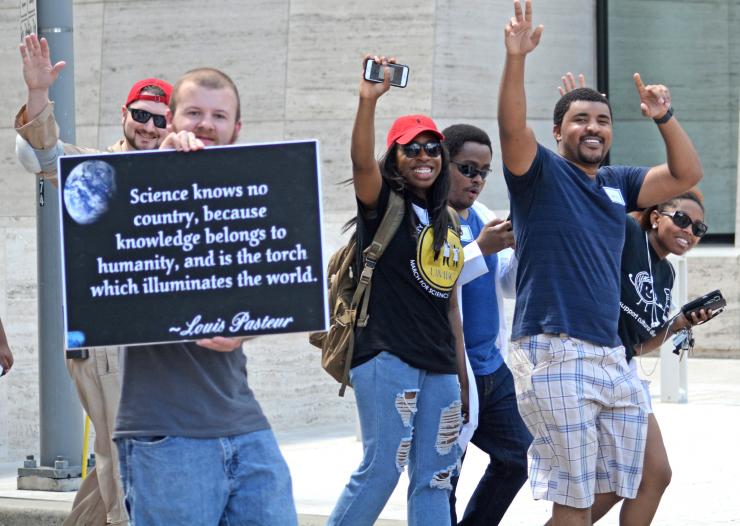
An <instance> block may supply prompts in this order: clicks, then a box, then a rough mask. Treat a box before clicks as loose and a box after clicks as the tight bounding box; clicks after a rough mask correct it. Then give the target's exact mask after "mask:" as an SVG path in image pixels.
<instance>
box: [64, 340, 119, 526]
mask: <svg viewBox="0 0 740 526" xmlns="http://www.w3.org/2000/svg"><path fill="white" fill-rule="evenodd" d="M67 369H68V370H69V374H70V376H71V377H72V380H74V383H75V386H76V387H77V394H78V396H79V397H80V402H81V403H82V407H83V408H84V409H85V412H86V413H87V414H88V415H89V416H90V420H91V421H92V424H93V427H94V428H95V468H94V469H93V470H92V471H90V472H89V473H88V476H87V478H85V480H84V481H83V482H82V485H81V486H80V489H79V491H78V492H77V496H76V497H75V500H74V504H73V505H72V511H71V512H70V515H69V517H67V520H65V521H64V526H73V525H74V526H88V525H89V526H101V525H104V524H117V525H125V524H127V523H128V516H127V515H126V507H125V505H124V501H123V491H122V489H121V476H120V473H119V465H118V450H117V449H116V445H115V443H114V442H113V440H112V439H111V435H112V433H113V428H114V426H115V423H116V413H117V412H118V401H119V399H120V396H121V382H120V380H119V373H118V348H117V347H102V348H98V349H90V357H89V358H87V359H86V360H67Z"/></svg>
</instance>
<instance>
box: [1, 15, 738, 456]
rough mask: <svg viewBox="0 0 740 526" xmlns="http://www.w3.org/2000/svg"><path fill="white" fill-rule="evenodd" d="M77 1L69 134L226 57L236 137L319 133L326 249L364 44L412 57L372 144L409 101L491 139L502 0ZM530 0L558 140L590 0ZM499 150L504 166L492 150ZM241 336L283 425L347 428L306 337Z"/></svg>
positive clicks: (28, 321)
mask: <svg viewBox="0 0 740 526" xmlns="http://www.w3.org/2000/svg"><path fill="white" fill-rule="evenodd" d="M74 6H75V27H74V30H75V67H76V105H77V107H76V115H77V142H78V143H80V144H86V145H90V146H105V145H108V144H110V143H112V142H114V141H115V140H117V139H118V138H119V137H120V133H121V132H120V107H121V104H122V102H123V100H124V99H125V96H126V94H127V91H128V89H129V87H130V85H131V84H132V83H133V82H134V81H135V80H138V79H139V78H144V77H148V76H161V77H164V78H168V79H171V80H174V79H176V78H177V76H178V75H180V74H181V73H183V72H184V71H186V70H187V69H190V68H192V67H197V66H202V65H207V66H213V67H217V68H221V69H223V70H224V71H226V72H227V73H229V74H230V75H231V76H232V77H233V78H234V80H235V81H236V83H237V85H238V87H239V89H240V92H241V95H242V101H243V108H242V114H243V119H244V128H243V131H242V135H241V138H240V140H241V141H242V142H255V141H274V140H282V139H298V138H314V137H315V138H318V139H319V140H320V141H321V157H322V170H323V174H322V176H323V193H324V210H325V213H326V216H325V228H326V244H327V247H326V249H327V250H330V251H332V250H334V249H335V248H336V247H337V246H338V245H339V243H340V242H341V239H340V237H339V226H340V225H341V224H342V223H343V222H344V221H345V220H347V219H348V218H349V217H350V216H351V215H352V214H353V213H354V206H355V205H354V196H353V194H352V190H351V188H348V187H346V186H341V185H340V184H339V183H340V182H341V181H342V180H344V179H346V178H347V177H349V175H350V164H349V134H350V130H351V126H352V121H353V118H354V111H355V108H356V104H357V100H356V98H357V96H356V94H357V86H358V81H359V75H360V60H361V56H362V54H363V53H364V52H368V51H370V52H376V53H388V54H395V55H396V56H397V57H398V60H399V61H400V62H403V63H405V64H408V65H409V66H410V68H411V75H410V81H409V86H408V88H406V89H403V90H400V89H394V90H393V91H392V92H391V93H389V94H388V95H386V96H385V97H384V98H383V99H382V101H381V102H380V104H379V107H378V119H377V136H378V152H380V150H381V146H382V145H383V144H384V136H385V132H386V130H387V128H388V126H389V125H390V123H391V122H392V120H393V119H394V118H395V117H396V116H398V115H399V114H403V113H415V112H422V113H430V114H431V115H432V116H433V117H434V118H436V119H437V120H438V123H439V124H440V126H446V125H449V124H453V123H456V122H471V123H474V124H477V125H479V126H481V127H483V128H484V129H486V130H488V131H489V133H490V134H491V136H492V137H493V138H494V144H495V143H496V140H495V138H496V135H497V130H496V122H495V119H496V111H497V109H496V94H497V90H498V80H499V75H500V71H501V66H502V59H503V51H504V48H503V42H502V28H503V25H504V24H505V22H506V20H507V19H508V18H509V16H511V13H510V10H511V2H510V1H509V0H469V1H466V2H459V1H453V0H437V1H436V2H431V1H429V0H407V1H403V2H399V1H397V0H376V1H375V2H373V3H372V4H370V3H368V2H361V1H358V0H221V1H218V2H211V3H204V2H202V1H196V0H160V1H158V2H150V1H141V0H129V1H113V0H110V1H96V0H77V1H76V2H75V4H74ZM538 7H539V11H538V14H537V18H538V20H539V21H540V22H541V23H544V24H545V27H546V31H545V34H544V37H543V42H542V46H541V49H539V50H538V51H537V52H536V53H535V54H534V55H533V56H532V57H531V60H529V64H528V66H529V67H528V74H527V91H528V96H529V115H530V118H531V122H532V125H533V127H534V129H535V131H536V133H537V134H538V137H539V138H540V140H541V141H543V142H544V143H546V144H552V140H551V138H550V136H551V124H550V123H551V114H552V108H553V105H554V103H555V101H556V99H557V90H556V88H557V85H558V82H559V78H560V75H561V74H562V73H563V72H565V71H568V70H572V71H575V72H580V71H582V72H585V73H586V74H587V75H588V76H589V78H591V79H593V78H594V77H595V67H594V64H595V51H594V49H595V29H594V15H595V9H594V2H593V0H561V1H558V2H545V1H541V2H539V6H538ZM17 17H18V8H17V2H16V0H0V70H2V72H3V74H2V75H1V76H0V89H1V90H2V91H1V92H2V93H3V97H2V99H0V115H3V116H4V118H3V119H0V160H1V161H2V165H1V166H2V167H1V169H0V189H1V190H0V317H2V319H3V321H4V323H5V326H6V329H7V332H8V337H9V339H10V341H11V343H12V346H13V350H14V352H15V354H16V366H15V368H14V371H13V374H12V375H11V376H9V377H7V378H3V379H2V380H0V462H2V461H7V460H15V459H18V458H20V457H21V456H22V455H23V454H25V453H27V452H29V451H30V452H33V451H36V450H37V449H38V443H37V440H38V439H37V436H38V387H37V385H38V380H37V375H38V372H37V342H36V288H35V283H36V260H35V254H36V237H35V197H34V190H35V181H34V179H33V178H32V177H30V176H29V175H27V174H25V173H23V172H22V171H21V170H20V168H19V167H18V165H17V162H16V160H15V156H14V154H13V140H14V132H13V130H12V127H11V125H12V115H13V114H14V112H15V110H16V108H17V107H18V106H19V105H20V104H21V102H22V101H23V100H24V97H25V94H24V86H23V82H22V78H21V74H20V61H19V57H18V52H17V35H18V31H17ZM573 28H578V31H574V30H573ZM494 157H495V160H494V166H498V165H499V163H500V156H499V154H498V152H496V153H495V156H494ZM482 199H483V200H484V202H486V203H487V204H488V205H489V206H492V207H493V208H495V209H501V210H505V209H507V208H508V204H507V202H506V190H505V185H504V183H503V178H502V177H500V176H494V177H492V178H491V180H490V183H489V184H488V187H487V189H486V191H485V193H484V195H483V197H482ZM735 264H736V263H735ZM702 290H703V288H702ZM735 327H737V325H736V326H735ZM247 349H248V350H247V354H248V358H249V364H250V365H249V376H250V383H251V385H252V386H253V387H254V389H255V391H256V392H257V393H258V397H259V399H260V400H261V402H262V404H263V407H264V409H265V411H266V412H267V414H268V416H269V417H270V420H271V422H272V423H273V425H274V427H275V428H276V430H278V431H279V432H289V431H294V430H301V429H306V428H308V427H311V426H319V425H321V426H322V428H326V429H334V428H338V427H344V428H345V429H346V428H352V426H353V425H354V408H353V404H352V396H351V395H350V396H348V397H346V398H345V399H339V398H338V397H337V396H336V390H337V389H336V388H337V386H336V385H335V384H334V382H333V380H331V379H330V378H329V377H328V376H327V375H325V374H324V373H323V372H322V371H321V369H320V365H319V355H318V352H317V351H315V350H314V349H313V348H312V347H310V346H309V345H308V343H307V340H306V338H305V335H293V336H284V337H270V338H261V339H258V340H257V341H255V342H252V343H250V344H249V345H248V346H247Z"/></svg>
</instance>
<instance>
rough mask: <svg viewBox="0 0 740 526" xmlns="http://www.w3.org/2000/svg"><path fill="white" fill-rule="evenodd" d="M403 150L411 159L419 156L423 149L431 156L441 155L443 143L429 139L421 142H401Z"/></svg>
mask: <svg viewBox="0 0 740 526" xmlns="http://www.w3.org/2000/svg"><path fill="white" fill-rule="evenodd" d="M400 146H401V151H402V152H403V154H404V155H405V156H406V157H408V158H409V159H413V158H414V157H419V154H420V153H421V150H422V149H423V150H424V151H425V152H426V153H427V155H428V156H429V157H439V156H440V155H442V145H441V144H440V143H438V142H436V141H429V142H427V143H424V144H421V143H418V142H410V143H408V144H401V145H400Z"/></svg>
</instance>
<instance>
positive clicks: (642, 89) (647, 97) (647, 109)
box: [633, 73, 671, 119]
mask: <svg viewBox="0 0 740 526" xmlns="http://www.w3.org/2000/svg"><path fill="white" fill-rule="evenodd" d="M633 78H634V79H635V88H637V94H638V95H639V96H640V111H642V114H643V115H644V116H645V117H649V118H651V119H659V118H661V117H662V116H663V115H665V113H666V112H667V111H668V108H670V107H671V92H670V91H668V88H667V87H665V86H664V85H663V84H648V85H647V86H646V85H645V84H643V82H642V79H641V78H640V74H639V73H635V74H634V76H633Z"/></svg>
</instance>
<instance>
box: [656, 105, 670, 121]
mask: <svg viewBox="0 0 740 526" xmlns="http://www.w3.org/2000/svg"><path fill="white" fill-rule="evenodd" d="M671 117H673V106H668V111H667V112H665V114H664V115H663V116H662V117H661V118H660V119H653V120H654V121H655V124H665V123H666V122H668V121H669V120H671Z"/></svg>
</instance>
